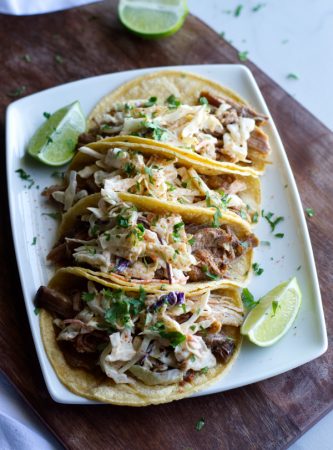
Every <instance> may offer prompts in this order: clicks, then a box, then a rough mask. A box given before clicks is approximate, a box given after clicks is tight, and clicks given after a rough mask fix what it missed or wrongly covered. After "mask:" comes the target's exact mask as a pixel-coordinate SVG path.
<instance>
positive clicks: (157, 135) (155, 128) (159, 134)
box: [142, 120, 168, 141]
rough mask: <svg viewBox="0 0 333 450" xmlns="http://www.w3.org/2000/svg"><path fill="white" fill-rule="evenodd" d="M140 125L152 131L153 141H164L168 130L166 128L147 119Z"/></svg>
mask: <svg viewBox="0 0 333 450" xmlns="http://www.w3.org/2000/svg"><path fill="white" fill-rule="evenodd" d="M142 125H143V126H144V127H146V128H147V129H148V130H150V131H152V134H153V139H154V140H155V141H164V140H165V139H166V137H167V134H168V130H167V129H166V128H162V127H160V126H159V125H158V124H157V123H155V122H149V121H148V120H144V121H143V122H142Z"/></svg>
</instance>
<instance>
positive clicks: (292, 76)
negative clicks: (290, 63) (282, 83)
mask: <svg viewBox="0 0 333 450" xmlns="http://www.w3.org/2000/svg"><path fill="white" fill-rule="evenodd" d="M287 79H288V80H299V76H298V75H296V74H295V73H288V75H287Z"/></svg>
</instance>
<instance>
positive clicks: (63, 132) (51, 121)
mask: <svg viewBox="0 0 333 450" xmlns="http://www.w3.org/2000/svg"><path fill="white" fill-rule="evenodd" d="M85 129H86V119H85V117H84V115H83V112H82V110H81V106H80V103H79V102H74V103H71V104H70V105H68V106H64V107H63V108H61V109H59V110H58V111H56V112H55V113H53V114H52V115H51V116H50V117H49V118H48V119H47V120H46V122H44V123H43V125H42V126H41V127H40V128H38V130H37V131H36V133H35V134H34V135H33V136H32V138H31V140H30V142H29V145H28V149H27V152H28V153H29V155H31V156H33V157H34V158H36V159H38V160H39V161H42V162H43V163H45V164H47V165H49V166H62V165H63V164H66V163H68V162H69V161H70V160H71V159H72V158H73V156H74V151H75V146H76V144H77V141H78V137H79V135H80V134H81V133H83V132H84V131H85Z"/></svg>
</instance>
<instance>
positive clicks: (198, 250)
mask: <svg viewBox="0 0 333 450" xmlns="http://www.w3.org/2000/svg"><path fill="white" fill-rule="evenodd" d="M186 232H187V233H191V234H192V235H193V240H194V244H193V245H192V254H193V255H194V256H195V258H196V260H197V261H198V264H197V265H196V266H192V268H191V271H190V272H189V274H188V275H189V281H203V280H209V279H210V278H212V276H213V277H214V276H217V277H219V278H220V277H222V276H223V275H224V273H225V272H226V270H227V266H228V264H229V263H230V262H231V261H233V260H234V259H236V258H238V257H240V256H241V255H242V254H243V253H244V252H246V251H247V249H249V248H251V247H256V246H257V245H258V240H257V238H256V237H255V236H254V235H253V234H251V235H249V236H247V238H246V239H245V240H244V241H240V240H239V239H238V238H237V236H236V235H235V234H234V233H233V231H232V230H231V228H230V227H229V226H227V225H224V226H223V227H220V228H209V227H207V226H205V225H189V226H186Z"/></svg>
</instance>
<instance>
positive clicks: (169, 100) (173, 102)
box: [166, 94, 181, 109]
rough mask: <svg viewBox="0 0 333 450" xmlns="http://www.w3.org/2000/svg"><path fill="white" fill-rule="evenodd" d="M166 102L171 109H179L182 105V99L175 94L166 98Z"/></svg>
mask: <svg viewBox="0 0 333 450" xmlns="http://www.w3.org/2000/svg"><path fill="white" fill-rule="evenodd" d="M166 103H167V104H168V107H169V109H177V108H178V107H179V106H180V105H181V102H180V100H178V99H177V98H176V97H175V96H174V95H173V94H172V95H170V96H169V97H168V98H167V99H166Z"/></svg>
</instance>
